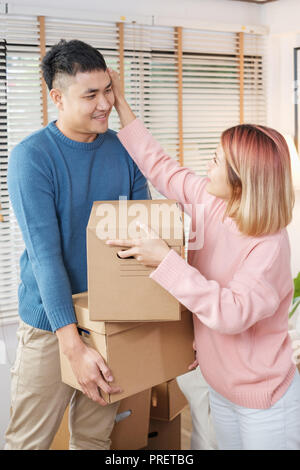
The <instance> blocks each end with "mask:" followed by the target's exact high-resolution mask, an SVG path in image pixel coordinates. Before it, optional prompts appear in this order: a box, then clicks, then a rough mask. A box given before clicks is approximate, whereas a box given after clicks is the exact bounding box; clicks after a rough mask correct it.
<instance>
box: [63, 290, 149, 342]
mask: <svg viewBox="0 0 300 470" xmlns="http://www.w3.org/2000/svg"><path fill="white" fill-rule="evenodd" d="M72 298H73V305H74V309H75V314H76V318H77V321H78V326H81V327H82V328H86V329H87V330H91V331H95V332H96V333H99V334H101V335H113V334H115V333H119V332H121V331H126V330H129V329H131V328H136V327H137V326H140V325H141V324H142V323H141V322H103V321H93V320H90V318H89V309H88V293H87V292H81V293H79V294H74V295H73V296H72Z"/></svg>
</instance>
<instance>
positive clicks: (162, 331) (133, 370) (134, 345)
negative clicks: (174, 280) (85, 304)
mask: <svg viewBox="0 0 300 470" xmlns="http://www.w3.org/2000/svg"><path fill="white" fill-rule="evenodd" d="M77 301H78V298H77V299H76V298H75V299H74V305H75V311H76V312H77V311H78V309H76V303H77ZM94 323H97V322H94ZM87 325H88V327H87V326H86V323H85V317H82V318H81V321H80V322H79V323H78V327H79V328H81V329H83V330H86V331H85V332H84V331H83V336H82V339H83V340H84V341H85V342H86V343H87V344H88V345H89V346H90V347H93V348H94V349H96V350H97V351H98V352H99V353H100V354H101V355H102V356H103V358H104V359H105V360H106V362H107V364H108V367H109V368H110V369H111V371H112V374H113V376H114V379H115V382H114V383H115V384H117V385H118V386H120V387H121V388H122V389H123V392H122V393H120V394H114V395H107V394H106V393H104V392H101V393H102V396H103V398H104V399H105V400H106V401H107V402H108V403H113V402H115V401H118V400H120V399H123V398H126V397H128V396H131V395H134V394H136V393H139V392H141V391H143V390H145V389H148V388H151V387H153V386H155V385H158V384H160V383H163V382H165V381H168V380H171V379H173V378H174V377H177V376H178V375H181V374H184V373H185V372H187V371H188V366H189V365H190V364H191V363H192V362H193V361H194V351H193V348H192V343H193V337H194V335H193V321H192V314H191V313H190V312H189V311H187V310H185V311H182V313H181V320H178V321H171V322H146V323H139V324H138V325H136V326H134V327H131V328H128V329H126V327H124V329H123V330H119V331H117V332H115V333H114V334H106V333H105V334H103V333H102V334H101V333H99V332H98V331H97V332H96V331H93V330H92V329H91V328H90V326H91V323H90V320H88V321H87ZM179 344H180V348H179V347H178V345H179ZM60 357H61V373H62V381H63V382H65V383H67V384H68V385H71V386H72V387H74V388H78V389H79V390H80V389H81V388H80V385H79V384H78V383H77V381H76V378H75V376H74V373H73V371H72V368H71V366H70V363H69V361H68V360H67V358H66V357H65V356H64V355H63V354H61V353H60Z"/></svg>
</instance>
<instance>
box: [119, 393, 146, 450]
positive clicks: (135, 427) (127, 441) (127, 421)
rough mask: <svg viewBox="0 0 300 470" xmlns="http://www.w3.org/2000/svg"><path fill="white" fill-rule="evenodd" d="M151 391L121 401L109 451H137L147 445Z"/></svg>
mask: <svg viewBox="0 0 300 470" xmlns="http://www.w3.org/2000/svg"><path fill="white" fill-rule="evenodd" d="M150 401H151V389H149V390H145V391H144V392H141V393H137V394H136V395H133V396H131V397H128V398H125V399H124V400H122V401H121V403H120V406H119V409H118V414H117V416H116V424H115V426H114V429H113V431H112V434H111V441H112V443H111V449H113V450H137V449H141V448H142V447H145V446H146V445H147V443H148V432H149V419H150Z"/></svg>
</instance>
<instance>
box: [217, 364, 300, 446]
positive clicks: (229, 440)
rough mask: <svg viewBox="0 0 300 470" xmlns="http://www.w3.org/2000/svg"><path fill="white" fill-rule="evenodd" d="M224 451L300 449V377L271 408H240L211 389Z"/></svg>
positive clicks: (218, 439) (220, 441)
mask: <svg viewBox="0 0 300 470" xmlns="http://www.w3.org/2000/svg"><path fill="white" fill-rule="evenodd" d="M209 401H210V409H211V416H212V421H213V424H214V429H215V433H216V437H217V442H218V448H219V449H220V450H300V375H299V372H298V370H296V374H295V377H294V379H293V381H292V383H291V384H290V386H289V388H288V389H287V391H286V392H285V394H284V395H283V396H282V397H281V398H280V399H279V400H278V401H277V402H276V403H275V404H274V405H273V406H271V407H270V408H267V409H252V408H245V407H243V406H239V405H236V404H234V403H232V402H230V401H229V400H227V399H226V398H224V397H223V396H222V395H220V394H219V393H217V392H216V391H215V390H213V389H212V388H211V387H209Z"/></svg>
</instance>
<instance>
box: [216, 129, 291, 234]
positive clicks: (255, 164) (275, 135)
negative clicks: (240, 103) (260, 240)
mask: <svg viewBox="0 0 300 470" xmlns="http://www.w3.org/2000/svg"><path fill="white" fill-rule="evenodd" d="M221 145H222V147H223V151H224V154H225V159H226V165H227V174H228V181H229V184H230V185H231V188H232V195H231V198H230V200H229V201H228V204H227V209H226V213H225V216H228V217H231V218H233V219H234V220H235V222H236V224H237V226H238V228H239V230H240V231H241V232H242V233H244V234H246V235H250V236H261V235H268V234H272V233H275V232H277V231H278V230H280V229H282V228H284V227H286V226H287V225H288V224H289V223H290V221H291V219H292V210H293V206H294V201H295V194H294V190H293V183H292V173H291V162H290V154H289V149H288V146H287V143H286V141H285V139H284V137H283V136H282V135H281V134H280V133H279V132H277V131H275V130H274V129H271V128H268V127H265V126H255V125H251V124H241V125H239V126H235V127H231V128H230V129H227V130H225V131H224V132H223V134H222V136H221Z"/></svg>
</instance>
